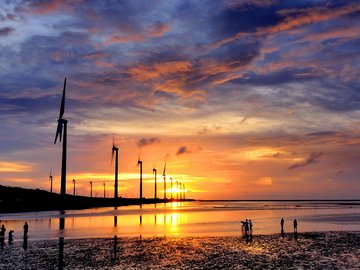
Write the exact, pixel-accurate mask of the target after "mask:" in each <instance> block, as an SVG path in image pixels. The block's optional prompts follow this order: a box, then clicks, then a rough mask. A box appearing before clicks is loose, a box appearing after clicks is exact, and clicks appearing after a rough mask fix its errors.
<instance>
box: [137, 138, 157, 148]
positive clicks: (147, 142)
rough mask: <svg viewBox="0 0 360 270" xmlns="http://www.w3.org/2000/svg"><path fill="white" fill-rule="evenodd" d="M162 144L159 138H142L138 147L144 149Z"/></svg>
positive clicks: (138, 142)
mask: <svg viewBox="0 0 360 270" xmlns="http://www.w3.org/2000/svg"><path fill="white" fill-rule="evenodd" d="M158 142H161V141H160V139H159V138H156V137H152V138H145V137H144V138H141V139H139V140H138V141H137V146H139V147H144V146H147V145H150V144H154V143H158Z"/></svg>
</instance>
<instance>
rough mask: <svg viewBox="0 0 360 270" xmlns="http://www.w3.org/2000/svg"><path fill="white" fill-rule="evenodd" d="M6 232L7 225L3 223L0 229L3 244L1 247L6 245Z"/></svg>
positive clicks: (0, 239) (1, 243) (0, 243)
mask: <svg viewBox="0 0 360 270" xmlns="http://www.w3.org/2000/svg"><path fill="white" fill-rule="evenodd" d="M5 232H6V228H5V225H4V224H2V225H1V229H0V245H1V249H3V248H4V245H5Z"/></svg>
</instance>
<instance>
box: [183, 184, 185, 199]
mask: <svg viewBox="0 0 360 270" xmlns="http://www.w3.org/2000/svg"><path fill="white" fill-rule="evenodd" d="M183 187H184V196H183V200H184V201H185V184H184V185H183Z"/></svg>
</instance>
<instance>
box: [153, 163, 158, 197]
mask: <svg viewBox="0 0 360 270" xmlns="http://www.w3.org/2000/svg"><path fill="white" fill-rule="evenodd" d="M156 172H157V171H156V169H155V168H153V174H154V175H155V190H154V191H155V193H154V199H155V202H156V198H157V194H156V192H157V190H156Z"/></svg>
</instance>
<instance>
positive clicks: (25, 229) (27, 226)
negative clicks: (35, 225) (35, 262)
mask: <svg viewBox="0 0 360 270" xmlns="http://www.w3.org/2000/svg"><path fill="white" fill-rule="evenodd" d="M28 232H29V225H28V224H27V222H26V221H25V224H24V238H27V234H28Z"/></svg>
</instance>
